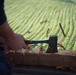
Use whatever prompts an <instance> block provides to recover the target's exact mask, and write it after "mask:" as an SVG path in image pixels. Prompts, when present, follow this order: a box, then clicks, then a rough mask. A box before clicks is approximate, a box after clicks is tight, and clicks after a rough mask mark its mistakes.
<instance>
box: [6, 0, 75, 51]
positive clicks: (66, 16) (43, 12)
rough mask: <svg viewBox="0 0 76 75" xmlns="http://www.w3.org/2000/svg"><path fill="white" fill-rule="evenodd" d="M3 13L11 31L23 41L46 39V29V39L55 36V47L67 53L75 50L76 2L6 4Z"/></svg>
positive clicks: (9, 1) (28, 0) (35, 0)
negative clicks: (17, 34)
mask: <svg viewBox="0 0 76 75" xmlns="http://www.w3.org/2000/svg"><path fill="white" fill-rule="evenodd" d="M5 11H6V15H7V18H8V22H9V24H10V26H11V28H12V29H13V30H14V31H15V32H16V33H20V34H22V35H23V36H24V37H25V38H26V39H31V40H42V39H48V38H49V37H46V32H47V29H48V28H49V30H50V31H49V33H48V35H49V36H50V35H57V36H58V43H60V44H62V45H63V46H64V47H65V48H66V49H67V50H76V33H75V32H76V0H5ZM46 19H47V22H43V23H42V24H41V22H42V21H45V20H46ZM59 23H61V24H62V27H63V29H64V32H65V34H66V37H64V36H63V34H62V32H61V29H60V28H59ZM45 47H46V46H45V45H44V48H45ZM58 49H59V50H60V49H62V48H58Z"/></svg>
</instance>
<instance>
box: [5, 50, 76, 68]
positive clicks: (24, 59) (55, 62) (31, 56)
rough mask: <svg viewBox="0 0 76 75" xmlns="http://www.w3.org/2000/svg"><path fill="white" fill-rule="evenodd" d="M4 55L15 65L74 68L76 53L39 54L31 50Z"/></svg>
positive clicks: (75, 66) (65, 51)
mask: <svg viewBox="0 0 76 75" xmlns="http://www.w3.org/2000/svg"><path fill="white" fill-rule="evenodd" d="M6 55H7V59H8V60H9V62H10V63H12V64H16V65H33V66H51V67H57V66H62V67H64V68H76V51H69V50H60V51H58V52H57V53H41V52H40V51H39V50H38V49H33V52H23V53H22V52H21V51H19V52H9V53H7V54H6Z"/></svg>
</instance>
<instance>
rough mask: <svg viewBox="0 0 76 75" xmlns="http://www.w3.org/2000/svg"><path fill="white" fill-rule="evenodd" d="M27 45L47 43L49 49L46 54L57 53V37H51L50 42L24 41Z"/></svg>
mask: <svg viewBox="0 0 76 75" xmlns="http://www.w3.org/2000/svg"><path fill="white" fill-rule="evenodd" d="M24 42H25V44H27V45H28V44H38V43H47V44H48V45H49V46H48V49H47V51H46V53H55V52H58V51H57V36H56V35H51V36H50V38H49V39H48V40H24Z"/></svg>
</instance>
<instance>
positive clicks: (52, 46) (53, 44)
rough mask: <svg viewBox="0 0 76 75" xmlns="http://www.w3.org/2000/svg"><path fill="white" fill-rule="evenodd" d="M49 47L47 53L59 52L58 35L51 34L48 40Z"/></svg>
mask: <svg viewBox="0 0 76 75" xmlns="http://www.w3.org/2000/svg"><path fill="white" fill-rule="evenodd" d="M48 45H49V46H48V49H47V51H46V53H55V52H58V50H57V36H56V35H51V36H50V38H49V41H48Z"/></svg>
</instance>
